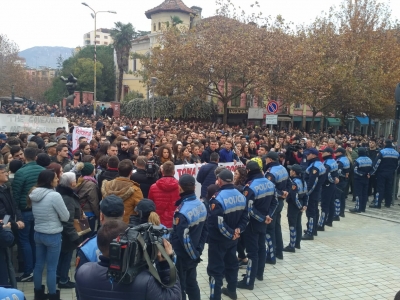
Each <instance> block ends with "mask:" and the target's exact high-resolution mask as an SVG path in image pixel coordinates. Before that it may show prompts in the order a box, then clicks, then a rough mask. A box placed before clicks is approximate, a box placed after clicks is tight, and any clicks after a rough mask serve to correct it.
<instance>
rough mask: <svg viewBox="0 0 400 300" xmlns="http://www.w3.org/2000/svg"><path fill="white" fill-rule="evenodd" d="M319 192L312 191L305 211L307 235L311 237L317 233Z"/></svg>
mask: <svg viewBox="0 0 400 300" xmlns="http://www.w3.org/2000/svg"><path fill="white" fill-rule="evenodd" d="M320 195H321V190H320V189H318V190H314V191H313V192H312V193H311V195H310V196H309V198H308V206H307V210H306V216H307V233H308V234H310V235H312V234H314V233H316V232H317V222H318V219H319V210H318V201H319V198H320Z"/></svg>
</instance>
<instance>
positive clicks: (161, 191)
mask: <svg viewBox="0 0 400 300" xmlns="http://www.w3.org/2000/svg"><path fill="white" fill-rule="evenodd" d="M180 198H181V197H180V194H179V183H178V180H176V179H175V178H174V177H162V178H160V179H159V180H157V182H156V183H155V184H153V185H152V186H151V187H150V191H149V199H151V200H153V201H154V203H155V204H156V213H157V214H158V215H159V216H160V221H161V224H163V225H164V226H165V227H167V228H172V221H173V218H174V212H175V210H176V206H175V203H176V201H178V200H179V199H180Z"/></svg>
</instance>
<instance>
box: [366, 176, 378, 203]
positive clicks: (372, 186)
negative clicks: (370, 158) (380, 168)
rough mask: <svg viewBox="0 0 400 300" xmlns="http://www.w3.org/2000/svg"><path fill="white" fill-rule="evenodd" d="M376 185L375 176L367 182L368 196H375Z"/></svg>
mask: <svg viewBox="0 0 400 300" xmlns="http://www.w3.org/2000/svg"><path fill="white" fill-rule="evenodd" d="M376 183H377V179H376V175H373V176H371V177H370V178H369V180H368V196H371V195H374V198H375V195H376V192H377V190H376Z"/></svg>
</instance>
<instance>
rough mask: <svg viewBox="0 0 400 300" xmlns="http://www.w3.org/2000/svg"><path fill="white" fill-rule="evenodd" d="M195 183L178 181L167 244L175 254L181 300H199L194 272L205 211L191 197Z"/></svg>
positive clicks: (188, 178) (200, 249) (184, 179)
mask: <svg viewBox="0 0 400 300" xmlns="http://www.w3.org/2000/svg"><path fill="white" fill-rule="evenodd" d="M195 186H196V180H195V179H194V177H193V176H191V175H188V174H184V175H182V176H181V178H179V190H180V196H181V199H179V200H178V201H177V203H176V205H177V206H178V208H177V209H176V211H175V214H174V227H173V228H174V230H173V232H172V233H171V243H172V246H173V248H174V250H175V253H176V256H177V261H176V268H177V269H178V274H179V278H180V280H181V290H182V300H185V299H186V294H187V295H188V297H189V299H190V300H200V289H199V285H198V283H197V273H196V268H197V265H198V263H199V262H200V261H201V260H200V256H201V254H202V252H203V249H204V244H205V242H206V239H207V226H205V221H206V218H207V209H206V207H205V206H204V204H203V203H202V202H201V201H200V200H199V199H197V197H196V195H195Z"/></svg>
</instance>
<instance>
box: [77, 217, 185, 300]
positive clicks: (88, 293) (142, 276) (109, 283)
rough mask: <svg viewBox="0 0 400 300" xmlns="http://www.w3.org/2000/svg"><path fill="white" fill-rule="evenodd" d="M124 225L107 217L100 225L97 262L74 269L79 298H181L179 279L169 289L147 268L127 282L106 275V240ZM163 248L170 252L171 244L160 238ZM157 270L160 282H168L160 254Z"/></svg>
mask: <svg viewBox="0 0 400 300" xmlns="http://www.w3.org/2000/svg"><path fill="white" fill-rule="evenodd" d="M127 227H128V226H127V225H126V224H125V223H124V222H122V221H119V220H111V221H108V222H106V223H104V224H103V226H102V227H101V228H100V230H99V231H98V234H97V245H98V247H99V250H100V251H101V253H102V255H100V261H99V262H90V263H86V264H84V265H83V266H81V267H80V268H79V269H78V271H77V272H76V275H75V279H76V289H77V291H78V294H79V299H80V300H98V299H121V300H123V299H135V300H145V299H163V300H175V299H180V298H181V289H180V285H179V281H178V280H176V282H175V284H174V285H173V286H172V287H171V288H164V287H162V285H161V284H160V283H159V282H158V281H157V280H156V279H155V277H153V275H152V274H151V273H150V272H149V270H148V269H145V270H143V271H141V272H140V273H139V274H138V275H137V276H136V277H135V279H134V280H133V282H132V283H130V284H123V283H118V282H116V281H113V280H112V278H109V276H108V275H107V272H108V269H109V267H110V259H109V249H110V243H111V242H112V241H113V240H114V239H116V238H117V237H118V236H119V235H120V234H122V233H124V232H125V230H126V229H127ZM163 243H164V247H165V251H166V253H167V254H168V255H172V254H173V250H172V246H171V244H170V243H169V242H168V241H166V240H165V239H164V240H163ZM157 259H158V263H157V269H158V274H159V276H160V279H161V281H162V282H163V283H167V282H168V281H169V274H170V272H169V265H168V263H167V262H166V261H165V259H164V258H163V257H162V256H161V254H160V253H158V255H157Z"/></svg>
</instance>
